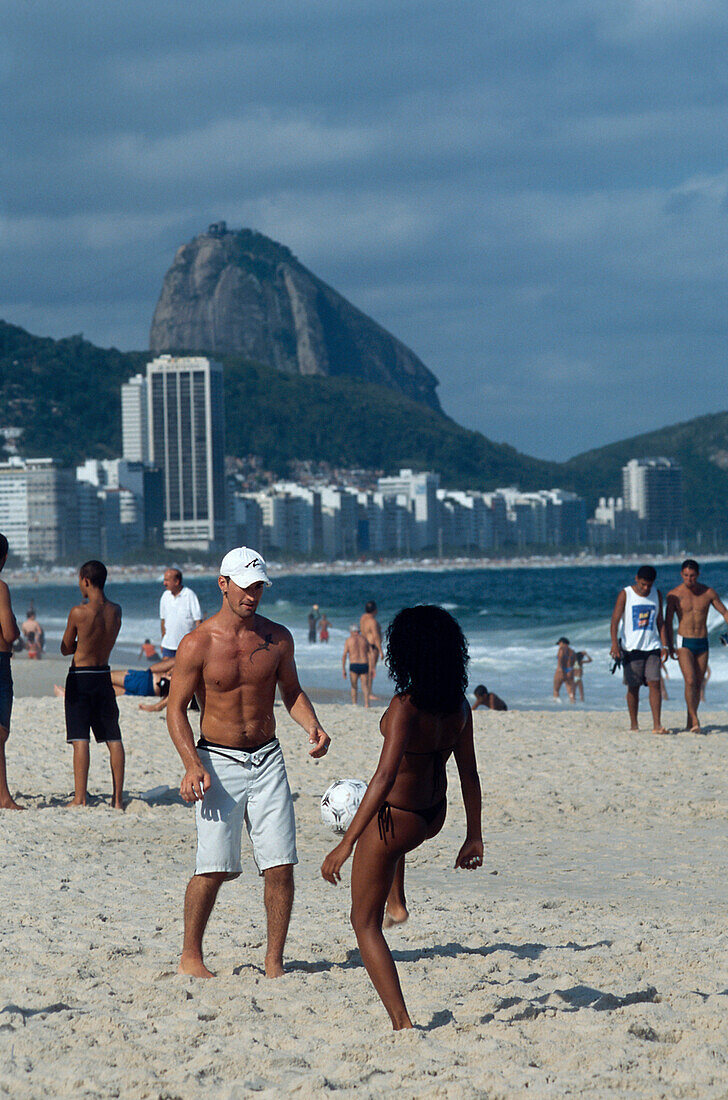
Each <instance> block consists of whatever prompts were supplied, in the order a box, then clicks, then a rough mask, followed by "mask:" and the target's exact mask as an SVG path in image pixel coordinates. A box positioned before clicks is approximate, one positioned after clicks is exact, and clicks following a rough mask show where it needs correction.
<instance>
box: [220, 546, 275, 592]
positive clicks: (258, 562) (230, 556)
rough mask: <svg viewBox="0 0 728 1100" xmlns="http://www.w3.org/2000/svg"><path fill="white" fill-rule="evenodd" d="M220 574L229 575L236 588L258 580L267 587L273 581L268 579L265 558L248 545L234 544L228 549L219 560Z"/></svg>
mask: <svg viewBox="0 0 728 1100" xmlns="http://www.w3.org/2000/svg"><path fill="white" fill-rule="evenodd" d="M220 576H221V577H229V578H230V580H231V581H233V582H234V583H235V584H237V586H238V588H248V587H249V586H250V585H251V584H256V583H257V582H258V581H262V582H263V584H265V585H267V586H268V587H270V586H271V584H272V583H273V582H272V581H270V580H268V574H267V573H266V571H265V559H264V558H262V557H261V556H260V554H259V553H258V552H257V550H251V549H250V547H249V546H236V547H235V549H234V550H228V552H227V554H226V555H225V557H224V558H223V559H222V561H221V562H220Z"/></svg>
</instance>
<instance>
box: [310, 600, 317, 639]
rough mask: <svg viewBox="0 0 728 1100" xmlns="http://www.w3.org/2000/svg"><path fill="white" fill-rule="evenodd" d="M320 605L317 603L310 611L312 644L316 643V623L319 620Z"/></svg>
mask: <svg viewBox="0 0 728 1100" xmlns="http://www.w3.org/2000/svg"><path fill="white" fill-rule="evenodd" d="M318 610H319V605H318V604H317V603H315V604H314V605H313V607H312V608H311V610H310V611H309V613H308V640H309V642H310V643H311V645H315V644H316V624H317V623H318V621H319V613H318Z"/></svg>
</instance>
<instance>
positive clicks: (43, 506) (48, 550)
mask: <svg viewBox="0 0 728 1100" xmlns="http://www.w3.org/2000/svg"><path fill="white" fill-rule="evenodd" d="M0 531H2V532H3V534H4V535H6V537H7V539H8V542H9V543H10V552H11V553H12V554H13V555H14V556H15V557H18V558H20V559H21V560H22V561H23V562H48V563H52V562H60V561H67V560H70V558H71V557H72V556H73V555H74V553H75V549H76V546H77V504H76V492H75V480H74V476H73V471H72V470H68V469H65V468H63V467H61V466H59V465H58V464H57V463H56V462H55V461H54V460H53V459H52V458H27V459H22V458H19V457H17V456H15V457H13V458H11V460H10V461H9V462H3V463H0Z"/></svg>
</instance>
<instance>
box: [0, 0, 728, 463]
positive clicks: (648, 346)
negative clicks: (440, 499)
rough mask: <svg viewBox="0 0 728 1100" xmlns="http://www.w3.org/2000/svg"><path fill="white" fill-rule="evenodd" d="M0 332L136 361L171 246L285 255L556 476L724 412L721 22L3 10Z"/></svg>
mask: <svg viewBox="0 0 728 1100" xmlns="http://www.w3.org/2000/svg"><path fill="white" fill-rule="evenodd" d="M0 18H1V19H2V27H3V31H2V36H1V37H0V79H1V81H2V85H1V86H0V120H1V124H2V131H3V135H4V142H3V145H4V149H5V155H4V156H3V158H2V163H1V164H0V317H2V318H4V319H5V320H7V321H10V322H12V323H14V324H19V325H22V326H24V327H25V328H28V329H29V330H30V331H31V332H34V333H37V334H40V335H50V336H54V337H60V336H66V335H70V334H73V333H78V332H83V334H84V335H85V336H86V337H87V338H88V339H90V340H92V341H93V342H95V343H97V344H101V345H103V346H110V345H115V346H117V347H120V348H123V349H132V348H144V347H146V346H147V341H148V333H149V324H150V321H151V317H152V312H153V310H154V306H155V304H156V299H157V296H158V294H159V290H160V287H161V283H162V279H163V277H164V273H165V271H166V269H167V267H168V266H169V264H170V263H171V260H172V257H173V255H174V252H175V249H176V247H177V246H178V245H179V244H181V243H183V242H184V241H187V240H189V239H190V238H191V237H193V236H194V235H196V234H197V233H198V232H200V231H202V230H203V229H204V228H206V226H207V224H208V222H210V221H213V220H217V219H220V218H224V219H226V220H227V222H228V224H229V225H230V226H232V227H234V228H238V227H240V226H250V227H253V228H256V229H259V230H261V231H262V232H264V233H267V234H269V235H270V236H272V237H274V238H275V239H276V240H279V241H281V242H283V243H284V244H287V245H288V246H289V247H290V248H291V249H292V250H293V252H294V253H295V254H296V255H297V256H298V258H299V259H300V260H301V262H302V263H304V264H305V265H306V266H307V267H309V268H310V269H311V270H312V271H314V272H315V273H316V274H317V275H319V276H320V277H321V278H323V279H324V280H326V281H327V282H329V283H330V284H331V285H333V286H334V287H335V288H336V289H337V290H339V291H340V292H341V293H342V294H344V295H345V296H346V297H348V298H349V299H350V300H351V301H352V302H353V303H354V304H355V305H357V306H359V307H360V308H361V309H363V310H365V311H366V312H368V313H369V314H371V316H373V317H374V318H375V319H376V320H377V321H379V322H380V323H381V324H383V325H384V326H385V327H387V328H388V329H389V330H390V331H391V332H393V333H394V334H395V335H396V336H398V337H399V338H400V339H402V340H403V341H404V342H405V343H406V344H408V345H409V346H410V347H411V348H412V349H413V350H414V351H415V352H416V353H417V354H418V355H419V356H420V358H421V359H422V360H423V361H424V362H425V363H426V364H427V366H428V367H430V369H431V370H432V371H433V372H434V373H435V374H436V375H437V376H438V378H439V379H440V383H441V385H440V396H441V401H442V404H443V406H444V408H445V410H446V411H447V412H448V413H450V414H451V415H452V416H453V417H455V419H457V420H458V421H460V422H461V423H463V424H465V425H467V426H468V427H473V428H477V429H479V430H481V431H483V432H484V433H485V434H486V435H488V436H489V437H490V438H492V439H495V440H499V441H501V440H502V441H506V442H509V443H511V444H513V445H514V446H516V447H518V448H519V449H520V450H523V451H526V452H528V453H531V454H535V455H539V456H543V457H547V458H566V457H568V456H570V455H572V454H575V453H578V452H580V451H583V450H585V449H587V448H590V447H593V446H599V445H600V444H602V443H607V442H611V441H612V440H616V439H619V438H624V437H626V436H628V435H632V434H636V433H638V432H640V431H646V430H649V429H652V428H657V427H660V426H662V425H664V424H667V423H672V422H675V421H679V420H683V419H688V418H690V417H693V416H697V415H700V414H702V413H706V412H711V411H717V410H723V409H726V408H728V394H727V393H724V390H725V385H724V380H725V378H726V371H725V357H726V328H727V325H728V315H727V311H726V288H727V286H728V150H727V148H726V146H727V143H728V127H727V126H726V99H727V98H728V63H727V62H726V57H727V56H728V6H726V5H725V4H724V3H719V2H717V0H716V2H713V0H614V2H609V0H605V2H604V3H601V4H595V3H594V2H593V0H588V2H587V0H568V2H566V0H551V3H548V4H547V3H544V2H543V0H529V2H526V0H509V2H508V3H506V4H494V3H491V2H489V0H455V2H454V3H446V2H444V0H439V2H430V0H417V2H407V0H404V2H397V0H345V2H344V3H342V2H341V0H306V2H305V3H303V2H301V0H275V2H274V3H270V2H269V0H266V2H265V3H259V2H257V0H245V2H243V3H241V0H212V2H211V3H206V4H200V3H198V2H197V0H186V2H184V3H180V0H145V2H144V3H141V2H140V0H127V2H126V3H124V4H116V5H102V4H99V3H98V0H93V2H91V0H89V2H81V0H64V2H63V3H62V4H58V3H57V2H50V0H33V3H32V4H19V3H17V2H16V0H11V2H8V0H2V2H0Z"/></svg>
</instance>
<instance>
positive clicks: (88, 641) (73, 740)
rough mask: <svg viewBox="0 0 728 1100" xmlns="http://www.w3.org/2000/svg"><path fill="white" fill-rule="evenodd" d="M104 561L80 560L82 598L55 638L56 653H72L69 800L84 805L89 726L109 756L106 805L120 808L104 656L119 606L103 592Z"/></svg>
mask: <svg viewBox="0 0 728 1100" xmlns="http://www.w3.org/2000/svg"><path fill="white" fill-rule="evenodd" d="M105 584H106V566H105V565H104V564H103V562H100V561H87V562H85V563H84V564H83V565H82V566H81V568H80V570H79V573H78V587H79V588H80V589H81V595H82V596H83V598H84V602H83V603H80V604H77V605H76V607H73V608H71V611H70V613H69V616H68V622H67V624H66V630H65V632H64V635H63V638H62V640H61V653H63V654H64V655H65V656H70V654H73V661H72V662H71V667H70V669H69V670H68V676H67V678H66V694H65V700H64V703H65V710H66V740H67V741H68V742H69V744H72V745H73V783H74V797H73V801H72V802H70V803H69V805H70V806H85V805H86V798H87V787H88V769H89V760H90V752H89V742H90V740H91V730H93V732H94V737H95V738H96V740H97V742H99V744H101V743H102V742H103V743H105V744H106V745H107V747H108V750H109V757H110V761H111V778H112V784H113V789H112V796H111V805H112V807H113V809H115V810H123V809H124V804H123V801H122V793H123V787H124V746H123V745H122V743H121V730H120V729H119V708H118V706H117V704H116V695H115V694H114V686H113V684H112V682H111V671H110V669H109V656H110V654H111V650H112V649H113V648H114V642H115V641H116V638H117V636H118V633H119V630H120V629H121V608H120V607H119V605H118V604H116V603H111V601H110V600H107V599H106V596H105V595H104V585H105Z"/></svg>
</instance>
